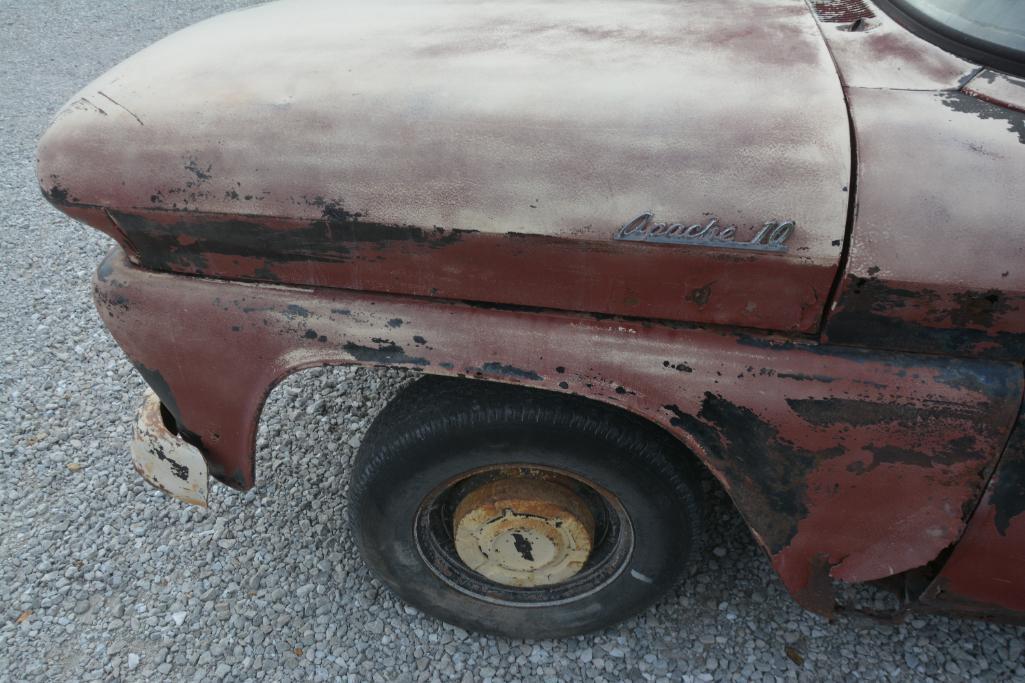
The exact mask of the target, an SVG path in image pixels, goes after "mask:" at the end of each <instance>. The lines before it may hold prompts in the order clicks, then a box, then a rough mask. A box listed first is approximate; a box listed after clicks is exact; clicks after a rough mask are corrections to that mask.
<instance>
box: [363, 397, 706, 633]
mask: <svg viewBox="0 0 1025 683" xmlns="http://www.w3.org/2000/svg"><path fill="white" fill-rule="evenodd" d="M513 462H515V463H526V464H530V465H536V466H540V467H548V468H555V469H557V470H559V471H563V472H567V473H570V474H571V475H573V476H577V477H580V478H582V479H584V480H587V481H590V482H594V483H595V484H596V485H597V486H599V487H601V488H603V489H604V490H606V491H608V492H611V493H612V494H613V495H614V496H615V497H616V498H618V501H619V503H621V509H623V510H625V511H626V513H627V515H628V517H629V526H630V527H631V533H632V539H631V541H632V546H631V549H630V552H629V553H628V556H626V557H625V559H623V560H620V562H621V565H622V566H621V567H620V569H619V571H618V573H616V574H615V575H614V576H609V577H608V578H607V580H606V581H605V583H604V584H602V585H596V587H595V588H594V589H593V590H591V592H589V593H584V594H580V595H575V596H573V597H571V598H566V599H560V600H559V601H558V603H557V604H555V603H553V602H545V601H544V600H542V601H540V602H539V603H537V604H519V603H517V602H516V601H515V600H513V601H509V600H498V601H496V600H491V599H488V598H487V597H482V596H481V595H475V594H472V591H471V592H467V591H466V590H460V589H458V588H457V587H456V586H454V585H453V584H452V582H451V581H448V580H445V579H443V577H442V574H444V572H439V571H438V569H437V567H435V566H432V565H431V563H430V562H429V561H428V560H427V559H425V557H426V556H425V554H424V551H423V541H421V540H418V539H419V537H418V533H417V531H416V528H419V527H418V526H417V524H418V522H417V521H416V520H417V519H420V516H421V515H422V514H423V512H422V511H421V503H423V502H424V501H425V500H427V499H428V498H429V496H430V495H432V493H431V492H432V491H434V490H436V489H437V487H438V486H439V485H441V484H442V483H443V482H446V481H450V480H453V479H454V478H458V477H460V476H463V475H464V473H466V472H469V471H471V470H475V469H477V468H481V467H485V466H494V465H507V464H509V463H513ZM693 467H694V466H693V464H692V462H691V457H690V455H689V454H688V453H687V452H686V451H685V450H684V449H683V447H682V446H681V444H679V443H678V442H677V441H676V440H675V439H673V438H672V437H671V436H669V435H668V434H666V433H665V432H663V431H662V430H660V429H658V428H657V427H655V426H653V425H650V424H648V423H647V422H645V421H643V420H641V419H640V418H637V417H635V416H632V415H630V414H628V413H625V412H622V411H619V410H616V409H614V408H611V407H608V406H604V405H601V404H598V403H595V402H592V401H587V400H585V399H580V398H576V397H571V396H564V395H561V394H556V393H551V392H545V391H538V390H533V389H526V388H522V387H515V386H508V385H501V384H494V383H488V382H481V381H474V380H463V379H455V378H441V377H425V378H423V379H421V380H420V381H418V382H416V383H414V384H412V385H410V386H409V387H407V388H406V389H405V390H403V391H402V392H401V393H400V394H399V395H398V396H397V397H396V398H395V399H394V400H393V401H392V402H391V403H390V404H389V405H388V406H387V407H386V408H385V409H384V410H383V411H382V412H381V414H380V415H379V416H378V417H377V419H376V420H375V421H374V423H373V424H372V425H371V427H370V429H369V431H368V433H367V435H366V438H365V439H364V441H363V444H362V446H361V447H360V450H359V454H358V455H357V458H356V463H355V467H354V471H353V482H352V486H351V488H350V502H349V517H350V523H351V525H352V529H353V533H354V536H355V538H356V542H357V544H358V546H359V549H360V552H361V553H362V556H363V559H364V560H365V561H366V563H367V565H368V566H369V567H370V569H371V570H372V571H373V573H374V574H375V575H376V576H377V577H378V578H379V579H380V580H381V581H383V582H384V583H385V584H386V585H388V586H389V587H390V588H391V589H392V590H393V591H395V593H397V594H398V595H399V596H400V597H401V598H402V599H404V600H405V601H407V602H408V603H410V604H412V605H414V606H415V607H417V608H418V609H420V610H421V611H423V612H425V613H427V614H430V615H432V616H435V617H437V618H439V619H441V620H443V621H446V622H449V623H451V624H456V625H458V626H460V627H462V628H464V629H467V630H472V631H481V632H487V633H493V634H498V635H504V636H509V637H514V638H525V639H533V638H554V637H564V636H570V635H576V634H580V633H585V632H589V631H593V630H596V629H600V628H604V627H607V626H609V625H612V624H615V623H617V622H619V621H622V620H623V619H626V618H628V617H630V616H632V615H634V614H637V613H639V612H641V611H643V610H644V609H646V608H647V607H648V606H650V605H651V604H652V603H653V602H655V601H656V600H657V599H658V598H659V597H660V596H661V595H662V594H663V593H665V592H666V591H667V590H669V589H670V588H671V587H672V586H673V585H674V584H675V583H676V582H677V580H678V579H680V577H681V576H682V575H683V574H684V572H685V570H686V569H687V567H688V566H689V562H690V560H691V558H692V557H693V556H694V555H695V553H696V551H697V549H698V547H699V546H700V539H701V533H702V515H701V512H700V510H701V493H700V491H701V489H700V485H699V480H698V476H697V474H696V472H695V471H694V469H693ZM464 569H465V567H464ZM465 571H466V572H468V573H469V574H474V573H473V572H470V570H469V569H465ZM477 576H479V575H477ZM506 590H510V589H506ZM515 590H519V589H515Z"/></svg>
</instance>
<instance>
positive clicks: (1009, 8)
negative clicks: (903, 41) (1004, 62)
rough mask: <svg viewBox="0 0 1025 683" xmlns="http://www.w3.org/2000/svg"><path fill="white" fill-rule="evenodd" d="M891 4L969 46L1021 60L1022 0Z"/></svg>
mask: <svg viewBox="0 0 1025 683" xmlns="http://www.w3.org/2000/svg"><path fill="white" fill-rule="evenodd" d="M894 4H895V5H898V6H899V7H901V8H902V9H904V10H905V11H907V12H908V13H909V14H911V15H914V16H915V17H916V18H917V19H919V20H920V21H922V22H923V23H925V24H926V25H928V26H929V28H932V29H933V30H935V31H937V32H939V33H941V34H944V35H946V36H947V37H949V38H951V39H953V40H956V41H959V42H962V43H966V44H967V45H968V46H969V47H972V48H975V49H981V50H984V51H987V52H992V53H994V54H996V55H998V56H1001V57H1005V58H1011V59H1016V60H1022V61H1025V1H1023V0H894Z"/></svg>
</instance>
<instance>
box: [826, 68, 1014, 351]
mask: <svg viewBox="0 0 1025 683" xmlns="http://www.w3.org/2000/svg"><path fill="white" fill-rule="evenodd" d="M848 99H849V102H850V105H851V112H852V116H853V121H854V126H855V131H856V137H857V155H858V175H857V204H856V207H855V209H854V214H853V230H852V234H851V237H850V252H849V258H848V261H847V265H846V269H845V271H844V273H843V277H842V279H841V282H840V286H839V289H838V291H837V294H836V300H835V302H834V303H833V306H832V310H831V312H830V314H829V318H828V320H827V322H826V327H825V333H826V337H827V339H828V340H829V341H831V342H837V343H842V344H857V345H863V346H872V347H882V348H891V349H906V350H912V351H924V352H930V353H948V354H957V355H979V356H991V357H997V358H1009V359H1023V358H1025V240H1022V216H1025V192H1022V191H1021V180H1022V169H1023V159H1025V114H1023V113H1022V112H1019V111H1015V110H1012V109H1007V108H1003V107H1000V106H997V105H995V104H991V103H989V102H985V101H983V100H980V99H977V98H975V97H972V96H970V95H967V94H965V93H961V92H904V91H887V90H871V89H860V88H853V89H851V90H850V91H849V92H848ZM895 150H900V153H899V154H898V153H895Z"/></svg>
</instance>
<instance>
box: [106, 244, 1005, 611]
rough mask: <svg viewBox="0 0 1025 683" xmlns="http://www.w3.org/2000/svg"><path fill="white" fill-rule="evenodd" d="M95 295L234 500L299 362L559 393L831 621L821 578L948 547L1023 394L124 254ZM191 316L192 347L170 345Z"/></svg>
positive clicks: (761, 341)
mask: <svg viewBox="0 0 1025 683" xmlns="http://www.w3.org/2000/svg"><path fill="white" fill-rule="evenodd" d="M172 288H173V290H174V293H175V295H174V296H173V297H168V296H167V292H168V291H169V290H170V289H172ZM95 294H96V301H97V306H98V308H99V311H100V313H101V315H102V317H103V319H104V322H105V323H106V325H107V327H108V328H109V329H110V331H111V333H112V334H113V336H114V337H115V339H116V340H117V341H118V343H119V344H120V345H121V346H122V348H123V349H124V350H125V352H126V353H127V354H128V356H129V358H131V360H132V361H133V362H134V363H135V365H136V367H138V368H139V369H140V370H141V371H142V373H143V375H144V377H145V378H146V380H147V382H148V383H149V384H150V386H151V387H153V388H154V390H155V391H156V392H157V393H158V394H159V395H160V397H161V399H162V401H163V402H164V404H165V405H166V406H167V407H168V409H169V410H170V411H171V412H172V413H174V415H175V417H176V419H177V420H178V426H179V429H180V431H181V433H183V434H186V435H187V438H188V439H189V440H190V441H191V442H192V443H194V444H196V445H199V446H200V447H201V448H202V450H203V451H204V453H205V454H206V455H207V458H208V460H209V463H210V467H211V472H212V473H213V474H214V475H215V476H217V477H218V478H219V479H221V480H222V481H225V482H227V483H229V484H231V485H233V486H236V487H239V488H248V487H250V486H252V485H253V483H254V480H255V463H254V460H253V449H254V441H255V435H256V427H257V421H258V418H259V414H260V411H261V409H262V405H263V401H264V399H265V397H266V396H267V394H268V392H269V391H270V389H271V387H272V386H273V385H274V384H275V383H276V382H277V381H279V380H280V379H281V378H283V377H284V376H286V375H287V374H289V373H290V372H293V371H295V370H297V369H299V368H303V367H311V366H317V365H322V364H334V363H337V364H343V363H357V364H363V365H392V366H399V367H407V368H411V369H415V370H420V371H423V372H430V373H438V374H445V375H460V376H466V377H474V378H479V379H486V380H492V381H501V382H515V383H522V384H525V385H527V386H531V387H535V388H538V389H544V390H550V391H562V392H570V393H574V394H579V395H582V396H586V397H589V398H592V399H595V400H599V401H604V402H607V403H610V404H614V405H618V406H621V407H622V408H624V409H626V410H629V411H631V412H634V413H637V414H639V415H642V416H644V417H646V418H647V419H650V420H653V421H654V422H656V423H657V424H660V425H662V426H663V427H664V428H665V429H667V430H668V431H670V432H672V433H673V434H674V435H676V436H677V437H678V438H679V439H680V440H681V441H682V442H683V443H684V444H686V445H687V446H688V447H689V448H690V449H692V450H693V451H694V452H695V454H697V456H698V457H699V458H701V459H702V460H703V461H704V462H705V464H706V465H707V466H708V467H709V468H710V470H711V471H712V472H713V473H714V474H715V476H716V477H718V478H719V480H720V481H721V482H722V483H723V485H724V486H725V488H726V490H727V491H728V492H729V494H730V496H731V497H732V498H733V500H734V501H735V503H736V505H737V507H738V508H739V510H740V511H741V513H742V514H743V515H744V517H745V518H746V519H747V521H748V523H749V524H750V526H751V528H752V530H753V531H754V534H755V536H756V537H757V538H758V540H759V542H760V543H761V544H762V545H763V547H765V549H766V550H767V552H768V553H769V554H770V556H771V558H772V562H773V566H774V567H775V568H776V570H777V571H778V572H779V573H780V575H781V576H782V578H783V581H784V582H785V583H786V585H787V587H788V588H789V590H790V591H791V592H792V593H793V594H794V595H795V596H796V597H797V598H798V599H799V600H802V604H805V605H806V606H807V607H809V608H812V609H818V610H820V611H823V612H828V611H829V609H830V608H831V606H832V603H831V599H830V596H829V595H828V591H827V593H826V595H825V599H823V587H824V586H828V583H829V580H830V578H836V579H841V580H845V581H865V580H871V579H877V578H882V577H886V576H890V575H893V574H896V573H899V572H902V571H905V570H907V569H911V568H914V567H919V566H921V565H924V564H926V563H928V562H929V561H931V560H933V559H934V558H936V557H937V555H938V554H939V553H940V552H941V551H943V550H944V549H945V548H946V547H948V546H949V545H951V544H952V543H954V542H955V541H956V540H957V539H958V538H959V537H960V535H961V533H962V532H963V530H964V527H965V517H966V515H967V514H968V512H969V511H970V510H971V509H972V507H973V506H974V504H975V502H976V501H977V500H978V499H979V497H980V495H981V494H982V491H983V488H984V486H985V483H986V480H987V478H988V475H989V473H990V472H991V470H992V467H993V465H994V463H995V462H996V458H997V456H998V455H999V452H1000V449H1001V448H1002V447H1003V445H1004V442H1005V440H1006V439H1007V436H1008V434H1009V432H1010V429H1011V425H1012V424H1013V423H1014V420H1015V418H1016V415H1017V411H1018V406H1019V404H1020V401H1021V397H1022V390H1023V378H1022V368H1021V366H1020V365H1018V364H1015V363H1004V362H996V361H983V360H969V359H963V360H960V359H950V358H941V357H935V356H916V355H911V354H900V353H880V352H868V351H862V350H857V349H844V348H838V347H824V346H818V345H815V344H811V343H798V342H794V341H786V340H779V339H773V338H771V337H763V336H752V335H749V334H745V333H739V332H724V331H715V330H709V329H697V328H693V327H690V326H686V325H679V324H675V325H674V324H659V323H653V322H639V321H634V320H626V319H617V318H603V317H595V316H589V315H583V314H571V313H561V312H555V311H542V310H522V309H513V308H510V307H489V306H486V305H480V304H477V305H471V304H467V303H455V302H445V301H438V300H423V299H414V298H404V297H397V296H387V295H376V294H370V293H357V292H347V291H340V290H329V289H312V288H311V289H300V288H294V287H281V286H268V285H254V284H244V283H236V282H225V281H215V280H205V279H200V278H183V277H181V276H176V275H170V274H162V273H155V272H151V271H146V270H142V269H140V268H137V267H134V266H132V265H131V264H129V263H128V261H127V260H126V258H125V256H124V254H123V252H121V251H120V250H115V251H114V252H112V254H111V255H110V256H109V257H108V258H107V260H106V261H105V262H104V264H103V265H102V266H101V268H100V270H99V271H98V273H97V277H96V281H95ZM185 317H187V318H188V320H189V329H190V333H189V334H188V335H181V334H177V333H176V331H177V330H179V329H180V326H181V324H182V320H183V318H185ZM184 360H187V362H182V361H184ZM225 378H231V381H230V382H228V381H225Z"/></svg>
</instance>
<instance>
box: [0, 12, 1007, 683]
mask: <svg viewBox="0 0 1025 683" xmlns="http://www.w3.org/2000/svg"><path fill="white" fill-rule="evenodd" d="M251 4H255V2H250V1H249V0H173V1H171V0H139V1H138V2H135V3H131V6H130V8H129V7H128V6H127V5H126V4H125V3H117V2H113V1H112V0H64V1H62V2H60V3H52V2H7V3H4V5H3V10H2V12H0V64H2V65H3V69H0V93H2V94H3V106H2V108H0V260H2V261H0V282H2V284H3V286H2V287H0V475H2V477H3V479H2V481H3V482H4V488H3V489H2V490H0V680H5V679H6V677H10V678H11V679H12V680H24V681H53V680H115V679H125V680H146V679H148V680H158V681H164V680H175V681H178V680H180V681H202V682H204V683H205V681H209V680H232V681H235V680H238V681H329V680H330V681H334V680H340V681H353V682H355V681H382V682H385V683H390V682H391V681H406V682H408V683H413V682H414V681H415V682H417V683H421V682H426V681H462V680H488V679H490V680H494V681H505V682H509V681H531V682H540V681H548V680H551V681H571V680H578V681H607V682H613V681H674V682H675V681H681V680H684V681H696V680H713V678H714V679H716V680H771V681H775V680H802V681H805V680H807V681H813V680H854V679H857V680H866V681H872V680H927V679H932V680H949V681H953V680H963V679H974V680H980V681H1015V680H1016V681H1025V664H1023V661H1022V655H1023V641H1025V629H1023V628H1022V627H1013V626H1000V625H993V624H985V623H980V622H973V621H960V620H952V619H947V618H943V617H935V616H920V617H919V616H916V617H915V618H914V619H913V620H912V621H911V622H910V623H908V624H905V625H901V626H864V625H861V624H860V623H858V622H853V621H848V620H845V619H843V618H841V619H839V620H838V621H837V622H836V623H834V624H828V623H826V622H824V621H823V620H821V619H819V618H817V617H814V616H812V615H809V614H807V613H805V612H804V611H802V610H801V609H800V608H799V607H797V605H795V604H794V603H793V601H792V600H791V599H790V598H789V597H788V596H787V594H786V592H785V591H784V590H783V588H782V586H781V585H780V583H779V581H778V579H777V578H776V577H775V575H774V573H773V571H772V569H771V567H770V566H769V563H768V561H767V560H766V558H765V556H764V555H763V553H762V551H761V550H760V549H759V548H758V547H757V545H756V544H755V543H754V541H753V540H752V539H751V537H750V534H749V533H748V532H747V530H746V528H745V527H744V525H743V522H742V521H741V520H740V519H739V517H738V516H737V515H736V514H734V512H733V511H732V508H731V507H730V506H729V503H728V501H727V499H726V498H725V496H723V495H721V494H719V493H715V494H713V495H712V496H711V498H712V502H711V506H712V509H711V511H710V514H709V524H710V526H711V528H710V530H709V537H710V538H713V539H717V540H716V542H715V544H714V546H715V550H714V551H713V552H709V553H708V555H706V556H705V557H703V558H702V559H701V560H700V561H699V562H698V563H697V566H696V568H695V573H694V574H693V575H692V576H691V577H690V578H689V579H687V580H686V581H684V582H683V583H681V584H680V585H679V586H677V587H676V588H675V589H674V590H673V591H671V592H670V593H669V594H668V595H667V596H666V597H665V598H664V599H663V600H661V601H660V602H659V604H658V605H656V606H655V607H654V608H652V609H650V610H648V611H647V612H645V613H644V614H642V615H641V616H639V617H637V618H635V619H632V620H630V621H628V622H626V623H624V624H621V625H618V626H616V627H613V628H611V629H608V630H606V631H603V632H599V633H596V634H591V635H587V636H582V637H580V638H570V639H565V640H562V641H542V642H530V643H523V642H518V641H508V640H504V639H501V638H492V637H487V636H480V635H478V634H474V633H466V632H465V631H462V630H461V629H453V628H452V627H449V626H446V625H444V624H441V623H439V622H437V621H435V620H433V619H431V618H430V617H427V616H426V615H424V614H422V613H420V612H419V611H418V610H415V609H413V608H411V607H409V606H406V605H403V604H402V603H400V602H399V601H398V599H397V598H396V597H395V596H393V595H392V594H391V593H390V592H389V591H387V590H385V589H384V587H383V586H381V585H380V584H379V583H378V582H377V581H376V580H374V579H373V578H371V577H370V575H369V573H368V572H367V569H366V568H365V567H364V565H363V564H362V562H361V561H360V559H359V557H358V554H357V552H356V548H355V546H354V544H353V540H352V536H351V535H350V533H349V529H348V527H347V521H346V514H345V513H346V505H347V497H346V495H347V487H348V479H349V470H350V467H351V463H352V457H353V452H354V450H355V449H356V448H357V447H358V446H359V443H360V441H361V439H362V437H363V434H364V433H365V431H366V428H367V426H368V425H369V424H370V421H371V420H372V419H373V417H374V415H376V413H377V412H378V411H379V410H380V409H381V407H382V406H383V405H384V404H385V403H386V401H387V400H388V398H389V397H390V396H392V395H393V394H394V392H395V391H396V390H397V389H398V387H400V386H401V385H402V384H403V383H404V382H407V381H409V380H410V379H411V376H410V375H408V374H406V373H401V372H397V371H371V370H354V369H346V368H333V369H320V370H311V371H306V372H303V373H300V374H298V375H295V376H293V377H291V378H289V379H288V380H286V381H285V382H283V383H282V384H281V385H280V386H279V387H278V388H277V389H276V390H275V391H274V392H273V394H272V395H271V396H270V398H269V400H268V402H267V407H266V410H265V412H264V414H263V416H262V419H261V425H260V434H259V439H258V453H257V475H258V487H257V489H255V490H254V491H252V492H250V493H247V494H238V493H235V492H232V491H229V490H228V489H226V488H224V487H221V486H214V487H213V489H212V495H211V509H209V510H200V509H193V508H187V507H185V506H183V505H181V504H179V503H177V502H175V501H173V500H170V499H168V498H167V497H166V496H164V495H162V494H161V493H159V492H156V491H154V490H152V489H151V488H149V487H148V486H147V485H146V484H145V483H144V482H143V481H142V480H141V479H140V478H139V477H138V476H137V475H136V474H135V473H134V472H133V471H132V468H131V466H130V464H129V460H128V453H127V444H128V441H129V439H130V434H131V426H132V415H133V413H134V411H135V410H136V408H137V407H138V404H139V400H140V398H141V395H142V391H143V384H142V381H141V380H140V378H139V376H138V374H137V373H136V372H135V370H134V369H133V368H132V366H131V364H130V363H129V362H128V361H127V360H126V359H125V357H124V356H123V355H122V354H121V352H120V351H119V349H118V348H117V347H116V346H115V344H114V343H113V341H112V340H111V338H110V336H109V335H108V334H107V332H106V331H105V330H104V329H103V327H102V325H101V323H100V321H99V319H98V317H97V315H96V313H95V311H94V309H93V305H92V301H91V296H90V284H89V283H90V278H91V275H92V272H93V270H94V269H95V267H96V264H97V263H98V262H99V261H100V259H101V258H102V256H103V254H104V253H105V252H106V250H107V249H108V248H109V247H110V246H111V242H110V240H108V239H107V238H106V237H104V236H103V235H101V234H100V233H98V232H96V231H93V230H91V229H88V228H85V227H83V226H81V225H78V224H76V223H75V222H73V221H72V220H70V219H68V218H66V217H64V216H63V215H61V214H59V213H58V212H57V211H56V210H54V209H53V208H51V207H50V206H49V205H47V204H46V202H45V201H44V200H43V199H42V198H41V196H40V193H39V189H38V187H37V185H36V180H35V175H34V168H33V163H34V158H35V145H36V141H37V139H38V137H39V135H40V134H41V133H42V131H43V130H44V129H45V127H46V126H47V124H48V122H49V120H50V119H51V117H52V116H53V115H54V114H55V113H56V111H57V109H58V107H59V106H60V105H61V104H62V103H63V102H64V101H65V100H67V99H68V98H69V97H70V96H71V95H72V94H73V93H75V92H76V91H77V90H78V89H79V88H81V87H82V86H84V85H85V84H86V83H88V82H89V81H90V80H91V79H93V78H94V77H96V76H97V75H99V74H100V73H102V72H103V71H104V70H106V69H107V68H109V67H111V66H113V65H114V64H115V63H117V62H118V61H119V60H121V59H123V58H125V57H127V56H129V55H130V54H132V53H133V52H135V51H137V50H139V49H141V48H143V47H144V46H146V45H148V44H149V43H151V42H153V41H154V40H156V39H158V38H160V37H161V36H163V35H166V34H167V33H169V32H171V31H173V30H175V29H178V28H182V27H184V26H186V25H188V24H190V23H193V22H195V21H197V20H200V19H202V18H204V17H206V16H210V15H212V14H216V13H218V12H220V11H224V10H230V9H236V8H241V7H245V6H248V5H251ZM225 41H226V42H225V44H226V45H230V36H227V35H226V36H225ZM210 66H211V68H212V69H213V68H218V66H219V65H218V64H217V63H211V65H210ZM596 68H600V64H598V63H596ZM257 76H258V74H255V75H254V77H257ZM246 77H247V75H246V74H240V75H239V78H240V79H241V81H244V80H245V78H246ZM154 87H155V88H158V87H159V83H155V84H154ZM240 87H243V88H244V87H245V85H244V83H243V82H240ZM212 106H215V103H212ZM116 172H117V170H116V169H97V173H108V174H113V173H116ZM169 294H172V295H173V292H169ZM186 332H187V331H186ZM69 463H76V464H79V465H82V467H81V468H80V469H78V470H77V471H72V470H71V469H69V468H68V464H69ZM859 595H860V593H859ZM868 598H869V599H871V600H875V599H876V597H875V596H874V595H873V594H872V593H868ZM720 605H721V606H722V607H721V608H720ZM24 613H29V614H28V616H26V617H24V618H23V619H22V618H21V615H22V614H24ZM19 619H21V623H15V622H16V621H17V620H19ZM788 647H789V648H792V649H793V650H794V651H795V652H797V653H798V654H799V655H800V657H802V658H803V664H802V665H800V666H799V665H797V664H796V663H795V662H794V661H793V660H792V659H791V657H790V656H789V655H788V654H787V651H786V648H788ZM129 672H130V673H129ZM712 672H714V674H713V673H712Z"/></svg>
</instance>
